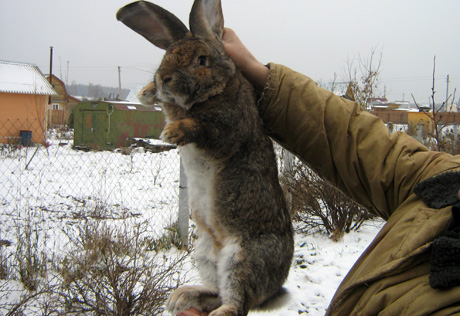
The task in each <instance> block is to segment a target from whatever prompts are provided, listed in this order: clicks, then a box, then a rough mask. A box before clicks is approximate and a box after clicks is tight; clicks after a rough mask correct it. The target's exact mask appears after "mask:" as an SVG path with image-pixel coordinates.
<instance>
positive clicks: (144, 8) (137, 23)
mask: <svg viewBox="0 0 460 316" xmlns="http://www.w3.org/2000/svg"><path fill="white" fill-rule="evenodd" d="M117 19H118V20H119V21H121V22H123V23H124V24H125V25H126V26H128V27H129V28H131V29H132V30H134V31H135V32H137V33H139V34H140V35H142V36H143V37H145V38H146V39H147V40H148V41H149V42H151V43H152V44H153V45H155V46H157V47H159V48H162V49H167V48H168V47H169V45H171V44H172V43H174V42H176V41H178V40H180V39H182V38H184V37H185V35H186V34H187V32H188V29H187V27H186V26H185V25H184V24H183V23H182V22H181V21H180V20H179V19H178V18H177V17H176V16H175V15H174V14H172V13H170V12H169V11H166V10H165V9H163V8H162V7H159V6H157V5H155V4H153V3H150V2H147V1H137V2H133V3H131V4H128V5H126V6H124V7H123V8H121V9H120V10H118V12H117Z"/></svg>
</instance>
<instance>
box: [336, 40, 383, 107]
mask: <svg viewBox="0 0 460 316" xmlns="http://www.w3.org/2000/svg"><path fill="white" fill-rule="evenodd" d="M381 66H382V50H380V51H378V50H377V48H373V49H372V50H371V52H370V54H369V56H368V57H366V58H363V57H361V56H359V57H358V58H357V59H356V58H354V59H352V60H348V62H347V67H346V69H345V74H344V75H345V81H346V82H348V83H349V87H351V91H352V92H353V96H354V100H355V101H356V102H358V103H359V104H360V105H361V108H362V109H364V110H368V109H369V100H370V99H371V98H373V97H375V95H376V93H377V90H378V84H379V77H380V71H381Z"/></svg>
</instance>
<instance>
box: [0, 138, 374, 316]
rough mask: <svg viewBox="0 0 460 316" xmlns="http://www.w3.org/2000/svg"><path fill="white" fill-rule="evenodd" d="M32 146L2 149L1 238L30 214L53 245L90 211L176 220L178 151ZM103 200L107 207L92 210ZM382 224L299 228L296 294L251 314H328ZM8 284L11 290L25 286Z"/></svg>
mask: <svg viewBox="0 0 460 316" xmlns="http://www.w3.org/2000/svg"><path fill="white" fill-rule="evenodd" d="M34 151H35V148H20V149H17V150H16V151H13V152H3V151H2V152H0V153H1V154H0V192H1V196H0V205H1V209H0V227H1V229H0V240H2V239H3V240H5V239H6V240H10V241H13V243H14V238H15V228H16V227H17V225H18V223H19V222H20V221H22V220H24V219H25V218H33V222H34V223H35V224H37V227H40V228H41V229H42V231H43V232H45V233H46V242H45V247H46V248H48V249H49V251H51V250H53V251H56V249H62V248H63V247H65V244H64V243H63V240H65V238H64V236H63V228H65V227H67V226H71V225H73V223H75V222H78V221H82V220H84V219H85V218H88V217H91V216H93V215H97V216H105V217H106V220H108V221H110V220H111V221H113V225H121V222H123V219H129V220H130V221H129V222H130V223H131V224H132V225H134V224H135V223H136V222H144V221H148V222H149V224H150V226H151V234H152V235H153V234H160V233H161V232H163V231H164V228H165V227H167V226H168V225H170V224H171V223H172V222H173V221H174V220H175V219H176V218H177V214H176V211H177V208H178V206H177V201H178V187H179V155H178V152H177V150H176V149H173V150H170V151H167V152H162V153H156V154H155V153H150V152H146V151H144V150H143V149H142V148H136V149H133V151H132V152H131V154H129V155H122V154H121V153H119V152H110V151H100V152H84V151H77V150H73V149H72V148H71V141H68V142H65V143H62V141H57V140H55V141H51V142H50V146H49V147H48V148H45V147H40V148H39V150H37V151H36V152H35V153H34ZM64 162H65V163H64ZM26 166H27V168H26ZM130 192H134V193H130ZM100 204H103V205H105V206H106V207H107V209H109V210H110V212H105V213H102V214H93V213H91V212H95V211H96V210H98V209H100V208H98V207H97V206H98V205H100ZM88 210H90V211H88ZM382 225H383V222H380V221H368V222H366V223H365V224H364V225H362V226H361V228H360V229H359V231H356V232H351V233H349V234H345V236H344V238H343V240H341V241H339V242H335V241H332V240H331V239H329V238H328V236H327V235H324V234H320V233H316V234H309V235H305V234H299V233H298V234H296V236H295V245H296V247H295V254H294V260H293V263H292V269H291V271H290V275H289V278H288V280H287V282H286V284H285V287H286V288H287V289H288V290H289V292H290V295H291V300H290V301H289V302H288V303H287V304H286V305H285V306H284V307H282V308H281V309H279V310H276V311H271V312H265V313H263V312H251V313H250V314H251V315H261V316H263V315H280V316H281V315H283V316H290V315H324V313H325V310H326V308H327V306H328V304H329V302H330V300H331V298H332V296H333V295H334V293H335V290H336V289H337V287H338V286H339V284H340V282H341V281H342V280H343V278H344V277H345V275H346V274H347V272H348V270H349V269H350V268H351V266H352V265H353V263H354V262H355V261H356V260H357V259H358V257H359V255H360V254H361V253H362V252H363V251H364V249H365V248H366V247H367V245H368V244H369V243H370V242H371V240H372V239H373V238H374V236H375V235H376V234H377V232H378V231H379V229H380V228H381V226H382ZM13 247H14V244H13ZM184 269H185V271H184V272H185V273H186V274H187V276H188V279H189V283H200V281H199V277H198V272H197V269H196V267H195V264H194V262H193V261H192V259H190V261H188V263H187V264H186V265H184ZM9 282H10V284H9V286H10V287H11V288H16V289H18V288H19V287H20V284H18V283H17V282H15V281H9ZM0 290H1V288H0ZM15 298H17V295H5V296H2V295H1V294H0V303H2V302H5V301H8V300H14V299H15ZM0 305H1V304H0ZM0 315H1V311H0ZM165 315H167V314H166V313H165Z"/></svg>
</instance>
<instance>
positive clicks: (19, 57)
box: [0, 0, 460, 103]
mask: <svg viewBox="0 0 460 316" xmlns="http://www.w3.org/2000/svg"><path fill="white" fill-rule="evenodd" d="M129 2H130V1H124V0H78V1H77V0H0V60H9V61H18V62H28V63H34V64H37V65H38V66H39V67H40V69H41V70H42V72H44V73H48V72H49V52H50V49H49V48H50V46H53V47H54V59H53V73H54V74H56V75H57V76H58V77H61V78H62V79H63V80H64V81H68V82H69V83H70V82H72V81H76V82H77V83H94V84H102V85H105V86H113V87H116V86H118V70H117V69H118V66H120V67H121V83H122V87H123V88H131V87H133V86H135V85H139V84H145V83H147V82H148V81H149V80H151V78H152V76H153V73H154V72H155V69H156V68H157V67H158V64H159V62H160V61H161V57H162V55H163V51H161V50H160V49H158V48H156V47H155V46H153V45H151V44H150V43H149V42H147V41H146V40H145V39H144V38H142V37H141V36H139V35H137V34H136V33H134V32H133V31H131V30H130V29H128V28H127V27H126V26H124V25H123V24H122V23H121V22H118V21H117V20H116V18H115V14H116V12H117V10H118V9H119V8H120V7H122V6H123V5H125V4H127V3H129ZM155 3H157V4H159V5H161V6H162V7H164V8H166V9H168V10H169V11H171V12H173V13H174V14H176V15H177V16H178V17H179V18H181V19H182V21H184V22H185V24H186V25H187V24H188V22H187V21H188V14H189V11H190V7H191V5H192V1H191V0H157V1H155ZM222 3H223V4H222V6H223V10H224V18H225V24H226V26H228V27H231V28H233V29H235V30H236V31H237V33H238V35H239V36H240V38H241V39H242V40H243V42H244V43H245V44H246V46H248V47H249V49H250V50H251V51H252V52H253V53H254V54H255V55H256V57H257V58H258V59H259V60H260V61H261V62H263V63H268V62H276V63H281V64H285V65H287V66H289V67H291V68H293V69H294V70H297V71H299V72H302V73H304V74H306V75H308V76H310V77H311V78H313V79H314V80H317V81H322V82H329V81H331V80H332V79H333V78H334V74H337V80H338V81H341V80H343V79H344V77H345V76H344V74H345V73H346V68H347V64H349V61H350V60H353V59H355V60H357V59H359V56H361V59H365V58H367V57H368V56H370V52H371V51H372V50H376V51H377V52H380V51H381V52H382V66H381V80H380V90H381V94H383V92H384V91H385V88H386V93H387V97H388V98H389V99H390V100H401V99H402V98H403V97H404V99H405V100H406V101H407V100H411V97H410V95H411V93H413V94H414V95H415V97H416V99H417V101H418V102H419V103H427V102H428V98H429V96H430V95H431V85H432V71H433V57H434V56H436V60H437V61H436V68H437V69H436V91H437V94H436V96H437V101H443V100H444V99H445V96H446V88H447V84H446V77H447V75H450V85H449V90H450V92H453V91H454V89H455V88H460V38H459V34H460V1H458V0H436V1H434V0H403V1H402V0H372V1H370V0H335V1H332V0H283V1H282V0H222ZM459 97H460V91H459V93H457V95H456V97H455V99H456V100H458V98H459Z"/></svg>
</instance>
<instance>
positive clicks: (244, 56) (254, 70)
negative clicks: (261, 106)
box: [223, 28, 269, 91]
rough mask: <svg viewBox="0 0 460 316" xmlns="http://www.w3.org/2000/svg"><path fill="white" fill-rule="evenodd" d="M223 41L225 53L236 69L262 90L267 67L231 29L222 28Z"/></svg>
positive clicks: (265, 79)
mask: <svg viewBox="0 0 460 316" xmlns="http://www.w3.org/2000/svg"><path fill="white" fill-rule="evenodd" d="M223 42H224V47H225V51H226V53H227V55H228V56H229V57H230V58H231V59H232V60H233V62H234V63H235V65H236V66H237V67H238V69H240V70H241V72H242V73H243V75H244V76H245V77H246V78H247V79H248V80H249V81H250V82H251V83H252V84H253V85H254V86H255V87H256V89H258V90H260V91H262V90H263V89H264V87H265V84H266V83H267V79H268V73H269V69H268V68H267V67H265V66H264V65H262V64H261V63H260V62H259V61H258V60H257V59H256V58H255V57H254V55H252V54H251V52H250V51H249V50H248V49H247V48H246V46H244V45H243V43H242V42H241V40H240V39H239V37H238V36H237V35H236V33H235V31H233V30H232V29H229V28H225V29H224V35H223Z"/></svg>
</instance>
